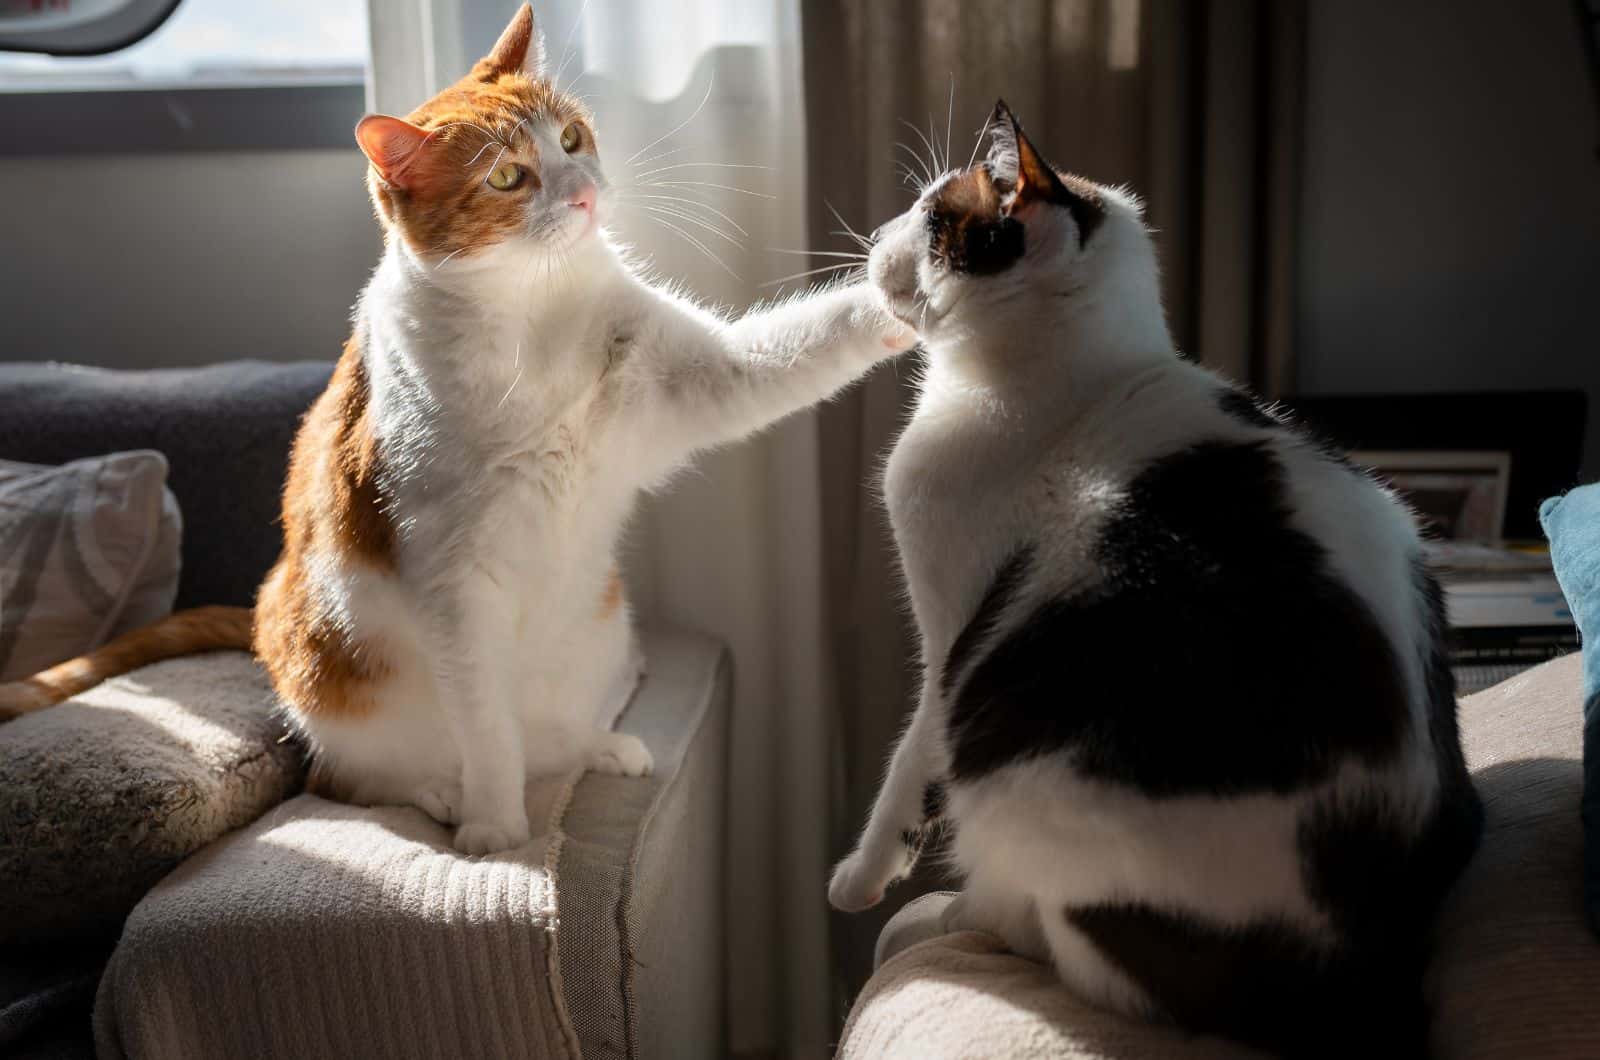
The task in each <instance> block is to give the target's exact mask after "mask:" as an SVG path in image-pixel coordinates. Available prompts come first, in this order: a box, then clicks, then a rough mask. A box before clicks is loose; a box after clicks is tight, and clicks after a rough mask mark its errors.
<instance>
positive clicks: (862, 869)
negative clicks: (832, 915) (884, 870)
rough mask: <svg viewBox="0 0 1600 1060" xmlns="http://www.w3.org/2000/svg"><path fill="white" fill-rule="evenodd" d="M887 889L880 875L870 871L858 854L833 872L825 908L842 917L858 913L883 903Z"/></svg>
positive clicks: (848, 858)
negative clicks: (827, 907) (829, 906)
mask: <svg viewBox="0 0 1600 1060" xmlns="http://www.w3.org/2000/svg"><path fill="white" fill-rule="evenodd" d="M888 885H889V881H888V880H885V879H882V874H881V873H877V872H872V871H869V866H868V865H867V864H866V859H865V858H863V857H862V856H861V852H860V851H857V852H855V853H854V854H851V855H850V856H849V857H847V858H845V859H844V860H843V861H841V862H839V864H838V865H837V866H836V867H835V868H834V870H833V879H831V880H829V881H828V904H829V905H831V906H833V907H834V908H835V909H837V910H839V912H841V913H859V912H862V911H863V910H867V909H871V908H872V907H873V906H875V905H877V904H878V903H879V902H881V901H883V892H884V889H885V888H886V887H888Z"/></svg>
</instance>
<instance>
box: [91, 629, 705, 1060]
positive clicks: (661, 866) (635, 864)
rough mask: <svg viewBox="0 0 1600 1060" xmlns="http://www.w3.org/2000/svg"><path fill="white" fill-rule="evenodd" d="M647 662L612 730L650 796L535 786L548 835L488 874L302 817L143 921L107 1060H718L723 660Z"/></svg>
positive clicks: (631, 789) (671, 635) (105, 1027)
mask: <svg viewBox="0 0 1600 1060" xmlns="http://www.w3.org/2000/svg"><path fill="white" fill-rule="evenodd" d="M642 647H643V649H644V652H645V657H646V660H647V669H646V674H645V678H644V681H643V683H642V684H641V685H640V688H639V691H638V693H637V694H636V695H635V697H634V699H633V702H632V703H631V704H630V705H629V707H628V709H627V711H626V712H625V713H624V714H623V716H622V718H621V720H620V721H619V723H618V725H619V728H621V729H622V730H623V731H626V732H631V733H633V734H634V735H636V736H639V737H640V738H642V739H643V740H644V741H645V743H646V745H647V746H649V748H650V750H651V751H652V753H653V754H654V756H655V766H656V768H655V772H654V774H653V775H651V776H649V777H613V776H601V775H597V774H592V773H588V774H583V775H581V776H579V775H573V776H567V777H546V778H539V779H536V780H534V781H533V782H531V783H530V784H529V785H528V790H527V798H528V809H529V813H530V819H531V820H532V821H533V823H534V827H535V830H536V832H537V833H538V834H537V835H536V836H535V837H534V838H533V839H532V840H531V841H530V842H529V843H527V844H526V845H524V846H522V847H519V848H517V849H514V850H508V851H504V852H502V853H499V854H495V855H492V856H489V857H482V858H468V857H464V856H462V855H461V854H458V853H457V852H456V851H455V849H454V848H453V847H452V846H451V842H450V838H451V837H450V831H449V830H448V829H446V828H443V827H441V826H440V825H438V824H436V823H435V822H434V821H432V820H429V819H428V818H426V817H424V816H423V815H422V814H421V813H420V812H419V811H417V810H414V809H410V808H406V807H373V808H364V807H353V806H343V805H339V804H337V803H332V802H327V801H325V800H323V799H319V798H316V797H313V796H310V795H303V796H300V797H298V798H295V799H291V800H289V801H288V802H286V803H284V804H283V805H282V806H280V807H278V808H276V809H274V810H273V811H272V812H271V813H268V814H266V815H265V816H263V817H262V818H261V819H260V820H258V821H256V822H255V823H254V824H252V825H250V826H249V827H247V828H243V829H240V830H239V831H237V832H235V833H233V834H232V835H230V836H227V837H225V838H224V839H222V840H221V841H220V842H217V843H213V844H212V845H211V846H210V847H208V848H207V849H206V850H204V851H202V852H200V853H199V854H198V855H196V856H195V857H192V858H190V859H189V860H188V861H186V862H185V863H184V864H183V865H182V866H180V867H179V868H178V870H177V871H175V872H173V873H172V874H171V875H169V876H168V877H167V878H166V879H164V880H162V881H161V882H160V883H159V884H158V885H157V886H156V887H155V888H154V889H153V890H151V891H150V893H149V894H148V895H146V896H145V898H144V900H143V901H141V902H140V903H139V905H138V907H137V908H135V909H134V911H133V913H132V915H130V916H129V917H128V922H127V924H126V926H125V927H124V929H123V932H122V939H121V941H120V942H119V943H118V945H117V949H116V952H115V953H114V954H113V955H112V958H111V963H110V966H109V967H108V968H107V969H106V973H105V975H104V976H103V977H102V978H101V980H100V989H99V995H98V998H97V1001H96V1004H95V1016H94V1019H95V1036H96V1055H98V1056H99V1057H101V1058H102V1060H116V1058H119V1057H127V1058H130V1060H131V1058H143V1057H160V1058H161V1060H184V1058H190V1057H192V1058H195V1060H212V1058H214V1057H251V1058H258V1060H265V1058H270V1057H286V1058H301V1057H324V1056H326V1057H369V1056H370V1057H384V1058H385V1060H402V1058H406V1057H417V1058H434V1057H480V1056H481V1057H501V1056H514V1057H563V1058H575V1057H579V1056H581V1057H583V1058H584V1060H608V1058H617V1060H623V1058H635V1057H637V1058H652V1057H660V1058H663V1060H667V1058H677V1057H694V1058H699V1057H708V1058H709V1057H718V1056H722V1055H724V1054H725V1052H726V1049H725V1042H724V1041H723V1035H722V1020H723V1003H722V997H723V951H724V939H723V926H722V924H723V921H722V916H723V907H724V902H723V900H722V898H723V888H722V873H723V869H724V866H725V858H724V854H725V851H726V843H725V838H724V837H725V832H724V825H723V818H724V811H725V799H724V793H725V790H726V781H727V747H728V723H729V694H730V689H731V675H730V672H729V662H728V657H727V653H726V651H725V649H724V648H723V647H722V646H721V645H720V644H718V643H717V642H716V641H713V640H710V639H709V638H706V637H704V636H700V635H696V634H689V633H677V632H669V631H656V632H648V633H646V634H644V636H643V637H642ZM541 826H542V827H541Z"/></svg>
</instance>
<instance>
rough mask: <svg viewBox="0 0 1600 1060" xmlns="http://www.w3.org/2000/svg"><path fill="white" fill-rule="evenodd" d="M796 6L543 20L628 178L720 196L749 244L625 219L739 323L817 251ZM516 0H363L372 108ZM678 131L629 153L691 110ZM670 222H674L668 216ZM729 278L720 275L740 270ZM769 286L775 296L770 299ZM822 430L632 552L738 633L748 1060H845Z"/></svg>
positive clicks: (556, 55)
mask: <svg viewBox="0 0 1600 1060" xmlns="http://www.w3.org/2000/svg"><path fill="white" fill-rule="evenodd" d="M797 4H798V0H679V2H675V3H672V4H662V3H659V2H647V0H587V2H584V0H543V2H536V3H535V5H534V13H535V15H536V17H537V18H538V20H539V24H540V27H541V28H542V30H543V32H544V34H545V40H546V45H547V47H548V49H549V53H550V56H551V62H552V63H553V64H557V65H559V64H561V63H562V62H563V61H564V62H565V64H566V65H565V69H564V71H563V72H562V75H561V83H562V84H563V85H570V86H572V87H573V90H574V91H577V92H579V93H582V94H584V95H586V96H588V97H589V100H590V104H591V106H593V108H594V109H595V112H596V124H597V132H598V135H599V138H600V141H601V153H602V157H603V158H604V159H605V162H606V166H607V171H608V175H609V176H610V178H611V180H612V182H613V183H614V184H617V185H629V184H634V183H636V182H637V181H639V180H641V179H645V180H661V179H667V176H664V175H663V174H655V175H653V176H647V177H646V176H641V174H643V173H644V172H645V171H646V170H649V169H654V168H657V167H659V166H663V165H677V164H680V163H698V162H718V163H735V164H739V165H742V166H752V167H757V166H759V167H764V168H741V169H727V168H709V167H707V168H699V169H697V168H684V169H675V170H671V171H668V175H670V177H672V178H676V179H681V180H685V181H688V180H704V181H708V182H711V183H715V184H725V185H729V186H740V187H743V188H746V189H749V190H751V191H755V192H757V193H759V195H760V196H770V198H766V197H758V196H757V195H747V194H742V193H740V192H734V191H721V190H719V189H715V188H705V187H699V186H694V185H671V186H669V187H668V188H661V189H650V190H651V191H652V193H654V192H656V191H659V192H661V193H663V194H680V193H684V192H688V193H690V194H693V195H698V196H707V199H706V201H708V202H710V203H711V204H712V205H714V206H715V207H716V208H717V209H719V210H722V211H724V212H725V213H727V214H728V215H729V216H730V217H732V218H734V219H735V220H737V221H738V223H739V224H740V225H741V226H742V227H743V228H744V229H745V230H746V232H747V233H748V235H747V236H744V237H741V239H740V243H741V244H742V246H741V247H735V246H732V245H730V244H729V243H728V242H726V241H723V240H719V239H717V238H716V237H715V236H712V235H711V234H709V233H707V232H704V231H703V230H700V229H696V228H695V227H694V226H692V225H689V224H686V223H684V222H682V221H676V222H674V223H676V224H677V225H678V227H680V228H683V229H685V231H686V233H692V234H694V235H695V237H696V238H697V239H699V240H700V241H701V242H702V243H703V244H705V246H706V249H707V250H709V251H711V252H714V253H715V254H716V255H717V256H718V257H719V258H720V259H721V261H722V263H723V264H720V265H719V264H717V263H715V262H713V261H711V260H710V259H709V257H708V256H707V255H706V254H705V253H702V252H701V251H700V250H698V249H696V248H694V247H693V246H692V245H691V244H690V243H689V242H688V241H687V240H685V239H684V238H683V235H682V234H680V233H675V232H673V231H671V230H669V229H668V228H666V227H664V226H663V225H660V224H656V223H653V222H652V221H651V220H650V218H649V217H648V216H647V215H645V214H644V213H643V212H642V211H639V210H636V209H624V210H623V211H621V214H620V216H619V217H617V219H616V221H615V224H614V227H615V229H616V230H618V231H619V232H620V233H621V235H622V237H623V238H624V239H626V240H627V241H628V242H630V243H632V244H634V245H635V246H636V247H637V248H638V249H639V250H640V251H642V252H643V253H644V254H646V255H647V256H648V257H649V258H651V259H653V262H654V264H655V266H656V268H657V269H658V270H659V272H660V273H661V274H662V275H664V276H667V277H672V278H674V279H677V280H679V281H681V282H682V283H684V284H686V285H687V286H688V287H689V288H690V289H692V290H694V291H696V292H698V293H699V294H700V295H701V296H702V297H704V298H705V299H707V300H710V301H714V302H718V303H721V304H725V305H728V306H731V307H733V308H735V309H742V308H743V307H744V306H746V305H748V304H749V303H751V302H753V301H755V300H757V299H758V298H759V297H760V296H761V294H762V293H763V291H762V290H761V289H760V288H759V286H758V285H759V284H760V283H762V282H763V281H766V280H769V279H772V278H776V277H779V276H782V275H784V274H786V273H792V272H798V271H800V270H801V269H804V268H805V267H806V265H805V261H804V259H802V258H798V257H793V256H780V255H779V254H777V253H774V252H773V250H772V248H791V249H793V248H803V247H805V246H806V202H807V197H806V188H805V172H806V167H805V159H804V157H803V152H804V114H803V112H802V106H803V104H802V100H803V98H804V97H803V92H802V87H801V79H800V65H799V60H800V56H799V51H798V49H799V40H800V33H799V12H798V8H797ZM515 8H516V3H515V2H514V0H407V2H404V3H401V2H398V0H369V9H370V24H371V32H372V43H373V63H372V83H371V85H370V88H369V93H368V98H369V103H371V104H372V105H373V106H374V108H375V109H380V110H387V111H390V112H394V113H402V114H403V113H405V112H406V111H407V110H409V109H410V108H411V107H413V106H415V105H416V104H417V103H418V102H420V101H421V100H422V99H423V98H424V97H425V96H426V95H428V94H429V93H431V92H433V91H435V90H436V89H437V88H439V87H441V86H442V85H443V84H447V83H449V82H450V81H451V80H453V79H455V78H456V77H458V76H460V74H461V73H463V72H464V71H465V70H466V68H467V67H468V65H469V64H470V61H471V60H472V59H473V58H475V57H476V56H479V55H481V54H483V53H484V52H485V51H486V50H487V49H488V47H489V45H490V44H491V43H493V40H494V38H495V36H496V34H497V33H498V32H499V30H500V29H501V28H502V27H503V26H504V24H505V22H506V21H507V20H508V19H509V18H510V16H511V13H512V12H513V11H514V10H515ZM702 99H704V101H705V105H704V106H703V108H700V109H699V112H698V114H696V115H695V117H694V118H693V120H692V121H688V122H687V124H686V125H685V127H684V128H683V129H682V130H681V131H680V132H678V133H677V134H675V135H673V136H671V137H670V138H668V139H666V140H663V141H662V142H661V143H659V144H657V145H655V146H654V147H652V148H650V149H649V150H646V151H643V152H642V153H641V154H639V155H638V156H637V157H638V158H640V159H645V160H648V159H650V158H651V157H652V156H656V155H659V154H661V153H662V152H665V151H669V150H670V151H673V152H674V153H673V154H671V155H670V156H668V157H666V158H662V159H661V160H660V161H657V162H655V163H649V162H640V163H638V164H635V165H629V164H628V163H627V162H626V161H625V160H627V159H629V158H630V156H634V155H635V153H636V152H640V150H641V149H642V148H645V147H647V145H650V144H651V142H652V141H654V140H656V139H657V138H658V137H660V136H661V135H662V134H663V133H665V132H667V131H668V130H671V129H673V128H674V127H675V126H677V125H679V124H680V123H683V122H685V121H686V119H689V118H690V115H691V114H694V113H695V111H696V109H697V107H698V106H699V104H700V103H701V101H702ZM668 220H671V219H670V218H668ZM724 266H725V267H724ZM767 293H770V292H767ZM819 481H820V479H819V474H818V445H817V433H816V422H815V420H814V418H813V417H812V416H811V415H810V414H807V415H804V416H799V417H795V418H793V419H791V420H789V421H787V422H785V423H784V424H782V425H780V426H779V427H778V428H776V429H774V430H772V431H770V432H768V433H766V434H764V435H762V436H761V437H759V438H757V439H754V440H752V441H750V442H747V443H745V444H743V445H740V446H738V447H735V448H732V449H729V450H726V451H723V452H720V453H716V454H711V455H709V456H706V457H704V458H702V459H701V460H700V461H699V463H698V465H697V467H696V470H695V471H694V472H692V473H690V474H687V475H684V476H682V477H681V478H680V480H679V481H678V482H677V483H676V484H675V486H674V488H673V489H672V490H671V491H670V492H667V493H666V494H664V495H662V496H658V497H655V498H651V499H650V500H649V501H648V502H646V504H645V505H644V506H643V508H642V510H641V512H640V514H639V517H638V519H637V521H636V523H635V526H634V528H633V530H632V532H631V534H630V537H629V554H628V564H627V566H628V580H629V586H630V590H631V592H632V594H633V599H634V601H635V604H636V605H637V607H638V610H639V612H640V614H641V616H642V618H643V620H644V621H646V622H655V623H671V624H674V625H681V626H687V627H692V628H697V629H702V630H706V631H708V632H711V633H714V634H716V635H718V636H720V637H722V638H723V639H724V640H726V641H727V642H728V643H729V644H730V645H731V646H732V649H733V653H734V657H735V664H736V669H737V690H736V694H735V702H734V721H733V751H732V754H733V761H732V790H731V791H730V792H729V814H730V819H729V826H730V835H731V846H732V852H731V856H730V860H729V865H728V867H727V872H728V895H729V907H728V910H727V918H728V938H729V946H730V950H729V954H728V958H729V960H728V967H729V982H728V1002H729V1035H730V1045H731V1046H732V1048H733V1050H734V1051H735V1052H737V1053H767V1054H769V1055H770V1054H772V1053H776V1054H779V1055H791V1056H824V1055H827V1054H828V1053H829V1051H830V1049H829V1043H830V1041H831V1040H832V1036H833V1030H834V1028H833V1027H832V1026H831V1025H830V1014H829V992H828V991H829V987H828V969H829V957H828V938H827V931H828V921H827V917H826V915H825V902H824V898H823V883H824V879H825V876H826V872H827V868H828V864H827V858H828V849H827V841H828V836H827V820H826V810H827V805H828V801H827V780H828V764H827V744H828V728H827V726H828V720H827V719H828V716H829V710H828V709H827V707H828V703H829V702H830V699H831V689H830V687H829V675H830V674H831V672H832V670H831V667H830V666H829V665H828V663H829V660H828V659H827V657H826V654H825V652H826V649H825V637H824V635H823V628H822V623H823V610H822V595H821V594H822V571H821V562H820V561H821V525H820V498H819Z"/></svg>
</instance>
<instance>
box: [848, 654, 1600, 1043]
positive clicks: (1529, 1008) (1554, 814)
mask: <svg viewBox="0 0 1600 1060" xmlns="http://www.w3.org/2000/svg"><path fill="white" fill-rule="evenodd" d="M1579 687H1580V671H1579V660H1578V658H1577V657H1576V656H1569V657H1567V658H1564V659H1557V660H1555V661H1553V662H1550V663H1547V664H1545V665H1544V666H1541V667H1538V668H1536V669H1534V670H1530V671H1528V672H1527V673H1524V674H1522V675H1520V676H1518V677H1516V678H1514V679H1512V680H1510V681H1507V682H1505V683H1504V684H1502V685H1499V686H1496V687H1495V688H1492V689H1489V690H1487V691H1484V692H1480V693H1478V694H1477V695H1475V696H1470V697H1468V698H1467V699H1465V700H1463V701H1462V703H1461V723H1462V733H1463V741H1464V743H1465V744H1466V748H1467V759H1468V762H1469V764H1470V765H1471V766H1472V769H1473V776H1474V778H1475V780H1476V783H1477V785H1478V788H1479V790H1480V792H1481V793H1482V795H1483V799H1484V804H1485V808H1486V810H1487V814H1488V823H1487V827H1486V830H1485V833H1484V842H1483V846H1482V847H1481V848H1480V849H1479V851H1478V854H1477V856H1476V857H1475V858H1474V859H1473V862H1472V864H1471V865H1470V866H1469V867H1468V869H1467V872H1466V874H1465V875H1464V876H1463V877H1462V880H1461V882H1460V883H1459V884H1458V885H1457V887H1456V888H1455V890H1454V891H1452V893H1451V895H1450V897H1449V899H1448V900H1447V902H1446V904H1445V907H1444V909H1443V910H1442V912H1441V914H1440V918H1439V925H1438V942H1437V944H1436V948H1435V952H1434V959H1433V964H1432V967H1431V968H1430V971H1429V974H1428V981H1427V984H1426V991H1427V995H1428V998H1429V1000H1430V1004H1431V1005H1432V1008H1433V1030H1432V1053H1433V1056H1434V1057H1435V1058H1436V1060H1526V1058H1529V1057H1580V1056H1581V1057H1590V1056H1600V1003H1597V995H1596V984H1597V983H1600V942H1596V940H1595V939H1594V937H1593V936H1592V935H1591V934H1590V933H1589V932H1588V931H1587V930H1586V928H1585V925H1584V916H1583V903H1582V890H1581V886H1580V880H1579V874H1578V866H1579V861H1580V857H1581V854H1580V851H1581V846H1582V844H1581V836H1580V829H1579V821H1578V798H1579V791H1580V787H1581V774H1580V769H1579V762H1578V754H1579V727H1580V726H1579V715H1578V712H1577V710H1576V709H1574V704H1575V703H1576V702H1577V695H1578V690H1579ZM948 901H949V896H929V897H927V898H924V899H920V900H918V901H917V902H914V903H913V904H911V905H909V906H907V907H906V908H905V909H903V910H902V911H901V912H900V913H899V914H898V915H897V916H896V917H895V919H894V920H892V921H891V922H890V923H889V925H888V926H887V927H886V928H885V929H884V932H883V939H882V941H881V942H880V947H881V949H880V953H881V956H882V959H883V962H884V963H883V965H882V967H881V968H880V969H879V970H878V972H877V973H876V974H875V975H874V976H873V977H872V979H871V980H870V981H869V982H868V984H867V987H866V989H865V990H864V991H863V992H862V994H861V996H860V997H859V998H858V999H857V1000H856V1005H855V1008H854V1009H853V1011H852V1012H851V1015H850V1021H849V1024H848V1025H847V1026H846V1027H845V1031H844V1036H843V1041H842V1044H841V1046H840V1050H839V1056H840V1058H841V1060H850V1058H863V1060H864V1058H867V1057H871V1058H874V1060H878V1058H889V1057H894V1058H905V1060H912V1058H915V1060H939V1058H942V1057H951V1058H954V1057H991V1056H992V1057H1001V1056H1004V1057H1018V1058H1025V1060H1037V1058H1043V1057H1049V1058H1052V1060H1090V1058H1094V1060H1110V1058H1117V1060H1124V1058H1125V1060H1146V1058H1154V1060H1160V1058H1173V1060H1178V1058H1181V1060H1202V1058H1204V1060H1211V1058H1223V1057H1230V1058H1231V1057H1247V1056H1257V1055H1259V1054H1256V1053H1252V1052H1250V1051H1248V1050H1245V1049H1244V1048H1243V1047H1240V1046H1236V1045H1232V1044H1230V1043H1227V1042H1221V1041H1218V1040H1216V1039H1209V1038H1194V1037H1189V1036H1185V1035H1182V1034H1179V1033H1177V1032H1175V1031H1173V1030H1171V1029H1168V1028H1160V1027H1149V1026H1141V1025H1138V1024H1135V1023H1132V1022H1130V1021H1126V1020H1122V1019H1119V1018H1116V1017H1112V1016H1108V1015H1106V1014H1104V1013H1101V1012H1096V1011H1094V1010H1092V1009H1089V1008H1087V1007H1086V1006H1084V1005H1082V1004H1080V1003H1079V1002H1077V1001H1076V1000H1075V999H1074V998H1073V997H1072V996H1071V995H1070V994H1068V993H1067V992H1066V991H1065V990H1064V989H1063V988H1062V987H1061V986H1060V984H1059V983H1058V982H1057V980H1056V979H1055V976H1054V974H1053V973H1052V972H1051V971H1050V969H1048V968H1046V967H1044V966H1042V965H1039V964H1035V963H1033V962H1031V961H1027V960H1024V959H1022V958H1020V957H1016V956H1013V955H1012V954H1009V953H1007V952H1005V951H1004V950H1003V949H1002V948H1001V946H1000V944H999V943H998V942H997V941H996V940H994V939H992V938H990V937H989V936H986V935H981V934H978V933H975V932H961V933H957V934H950V935H944V934H941V933H940V932H941V930H942V929H941V927H940V924H939V920H940V917H941V916H942V914H943V912H944V906H945V905H946V904H947V903H948ZM1352 1018H1359V1014H1355V1015H1353V1017H1352ZM1372 1055H1374V1056H1379V1055H1385V1054H1384V1049H1383V1042H1382V1041H1381V1040H1375V1041H1374V1043H1373V1052H1372Z"/></svg>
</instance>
